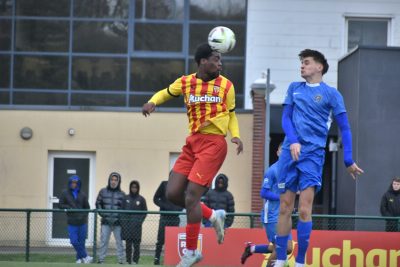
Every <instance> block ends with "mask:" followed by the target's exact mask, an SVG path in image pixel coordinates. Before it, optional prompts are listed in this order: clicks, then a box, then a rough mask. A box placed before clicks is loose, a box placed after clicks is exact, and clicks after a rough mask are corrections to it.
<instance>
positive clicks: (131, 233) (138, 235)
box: [120, 180, 147, 264]
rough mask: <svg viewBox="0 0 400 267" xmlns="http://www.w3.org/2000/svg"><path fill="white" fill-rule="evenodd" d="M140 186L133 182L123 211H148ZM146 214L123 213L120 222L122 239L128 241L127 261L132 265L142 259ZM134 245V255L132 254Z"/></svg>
mask: <svg viewBox="0 0 400 267" xmlns="http://www.w3.org/2000/svg"><path fill="white" fill-rule="evenodd" d="M139 192H140V184H139V182H138V181H135V180H134V181H132V182H131V183H130V184H129V195H126V196H125V200H124V202H123V203H122V209H123V210H141V211H147V205H146V200H145V199H144V197H142V196H141V195H140V194H139ZM146 215H147V214H146V213H122V214H120V221H121V227H122V239H123V240H126V246H125V252H126V261H127V262H128V263H129V264H131V263H133V264H138V263H139V258H140V243H141V242H142V224H143V222H144V219H145V218H146ZM132 245H133V254H132Z"/></svg>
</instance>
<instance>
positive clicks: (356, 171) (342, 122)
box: [335, 112, 364, 179]
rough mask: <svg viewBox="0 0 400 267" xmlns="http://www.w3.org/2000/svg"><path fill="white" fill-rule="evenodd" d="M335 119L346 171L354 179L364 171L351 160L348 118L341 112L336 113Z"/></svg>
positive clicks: (351, 150)
mask: <svg viewBox="0 0 400 267" xmlns="http://www.w3.org/2000/svg"><path fill="white" fill-rule="evenodd" d="M335 120H336V122H337V123H338V125H339V129H340V133H341V134H342V143H343V148H344V149H343V158H344V164H345V165H346V167H347V171H348V172H349V173H350V175H351V176H352V177H353V179H355V178H356V176H357V175H360V174H362V173H364V171H363V170H362V169H361V168H360V167H358V166H357V164H356V163H355V162H354V161H353V156H352V152H353V149H352V140H351V129H350V124H349V120H348V118H347V113H346V112H343V113H340V114H338V115H336V116H335Z"/></svg>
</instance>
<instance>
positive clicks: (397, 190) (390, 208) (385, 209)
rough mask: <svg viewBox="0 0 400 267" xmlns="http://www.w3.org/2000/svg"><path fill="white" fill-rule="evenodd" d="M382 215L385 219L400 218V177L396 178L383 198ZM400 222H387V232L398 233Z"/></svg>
mask: <svg viewBox="0 0 400 267" xmlns="http://www.w3.org/2000/svg"><path fill="white" fill-rule="evenodd" d="M381 214H382V216H385V217H400V177H395V178H394V179H393V180H392V183H391V184H390V186H389V189H388V190H387V191H386V193H385V194H384V195H383V196H382V200H381ZM399 223H400V219H399V220H386V232H398V231H399V227H398V225H399Z"/></svg>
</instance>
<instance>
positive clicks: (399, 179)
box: [392, 176, 400, 183]
mask: <svg viewBox="0 0 400 267" xmlns="http://www.w3.org/2000/svg"><path fill="white" fill-rule="evenodd" d="M392 182H396V183H400V176H399V177H397V176H396V177H394V178H393V181H392Z"/></svg>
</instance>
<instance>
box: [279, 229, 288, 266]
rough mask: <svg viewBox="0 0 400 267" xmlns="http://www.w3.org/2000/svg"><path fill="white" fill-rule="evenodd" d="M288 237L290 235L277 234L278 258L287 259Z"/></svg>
mask: <svg viewBox="0 0 400 267" xmlns="http://www.w3.org/2000/svg"><path fill="white" fill-rule="evenodd" d="M288 239H289V235H285V236H276V256H277V259H278V260H282V261H285V260H286V258H287V256H286V254H287V253H286V250H287V242H288Z"/></svg>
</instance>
